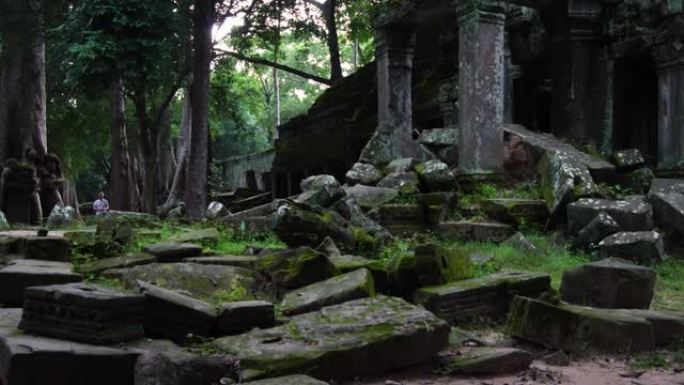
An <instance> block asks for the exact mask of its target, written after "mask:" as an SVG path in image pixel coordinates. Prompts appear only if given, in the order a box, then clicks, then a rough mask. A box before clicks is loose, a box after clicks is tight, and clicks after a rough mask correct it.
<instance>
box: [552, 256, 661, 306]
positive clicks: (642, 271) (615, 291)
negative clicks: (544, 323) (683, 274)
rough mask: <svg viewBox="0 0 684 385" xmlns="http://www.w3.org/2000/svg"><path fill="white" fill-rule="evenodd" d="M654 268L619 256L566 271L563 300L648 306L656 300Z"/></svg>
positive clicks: (583, 303) (610, 304)
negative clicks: (620, 258) (654, 294)
mask: <svg viewBox="0 0 684 385" xmlns="http://www.w3.org/2000/svg"><path fill="white" fill-rule="evenodd" d="M655 282H656V273H655V271H653V269H651V268H648V267H644V266H639V265H634V264H632V263H630V262H628V261H623V260H619V259H612V258H608V259H604V260H601V261H598V262H591V263H587V264H585V265H582V266H580V267H577V268H575V269H571V270H567V271H565V272H564V273H563V281H562V283H561V287H560V293H561V299H563V301H566V302H569V303H573V304H577V305H584V306H592V307H600V308H605V309H648V308H649V307H650V306H651V301H652V300H653V293H654V289H655Z"/></svg>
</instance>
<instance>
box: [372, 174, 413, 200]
mask: <svg viewBox="0 0 684 385" xmlns="http://www.w3.org/2000/svg"><path fill="white" fill-rule="evenodd" d="M378 187H381V188H389V189H392V190H396V191H398V192H399V194H402V195H413V194H417V193H418V192H419V191H420V181H419V180H418V174H416V173H415V172H395V173H392V174H389V175H387V176H386V177H384V178H382V180H380V182H378Z"/></svg>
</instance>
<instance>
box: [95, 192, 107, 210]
mask: <svg viewBox="0 0 684 385" xmlns="http://www.w3.org/2000/svg"><path fill="white" fill-rule="evenodd" d="M93 210H95V215H105V214H107V211H109V202H108V201H107V200H106V199H105V195H104V193H103V192H100V193H99V194H97V200H96V201H95V203H93Z"/></svg>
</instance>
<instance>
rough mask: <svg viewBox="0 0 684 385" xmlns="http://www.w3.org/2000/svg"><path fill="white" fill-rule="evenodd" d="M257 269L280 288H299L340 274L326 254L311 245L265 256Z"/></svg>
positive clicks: (257, 265)
mask: <svg viewBox="0 0 684 385" xmlns="http://www.w3.org/2000/svg"><path fill="white" fill-rule="evenodd" d="M256 271H257V272H258V273H259V274H260V275H261V276H262V277H264V278H266V280H268V281H269V282H270V283H271V284H273V285H274V286H275V287H276V288H278V289H280V290H292V289H297V288H300V287H304V286H307V285H310V284H313V283H315V282H319V281H322V280H324V279H328V278H331V277H333V276H335V275H337V274H339V271H338V270H337V269H336V268H335V265H333V264H332V262H330V260H329V259H328V257H327V256H326V255H325V254H323V253H320V252H318V251H316V250H314V249H312V248H309V247H300V248H297V249H288V250H285V251H282V252H274V253H271V254H268V255H266V256H263V257H261V259H259V261H258V262H257V264H256Z"/></svg>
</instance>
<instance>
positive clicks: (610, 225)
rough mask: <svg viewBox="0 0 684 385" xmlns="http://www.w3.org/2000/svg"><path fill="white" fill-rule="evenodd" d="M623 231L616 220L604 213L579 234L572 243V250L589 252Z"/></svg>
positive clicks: (597, 216)
mask: <svg viewBox="0 0 684 385" xmlns="http://www.w3.org/2000/svg"><path fill="white" fill-rule="evenodd" d="M621 230H622V228H621V227H620V225H619V224H618V223H617V222H616V221H615V219H613V217H611V216H610V214H608V213H606V212H603V211H602V212H600V213H599V214H598V215H596V217H594V219H592V220H591V222H589V224H588V225H586V226H584V228H583V229H582V230H580V231H579V233H577V237H575V239H574V241H573V242H572V248H573V249H585V250H589V249H591V248H593V247H595V246H597V245H598V244H599V242H601V241H602V240H604V239H605V238H606V237H608V236H610V235H613V234H615V233H617V232H620V231H621Z"/></svg>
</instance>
